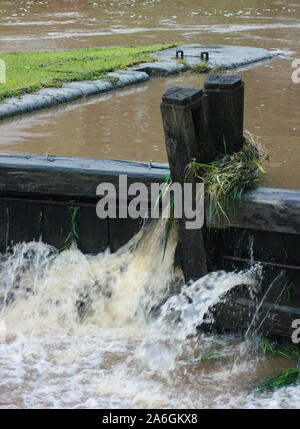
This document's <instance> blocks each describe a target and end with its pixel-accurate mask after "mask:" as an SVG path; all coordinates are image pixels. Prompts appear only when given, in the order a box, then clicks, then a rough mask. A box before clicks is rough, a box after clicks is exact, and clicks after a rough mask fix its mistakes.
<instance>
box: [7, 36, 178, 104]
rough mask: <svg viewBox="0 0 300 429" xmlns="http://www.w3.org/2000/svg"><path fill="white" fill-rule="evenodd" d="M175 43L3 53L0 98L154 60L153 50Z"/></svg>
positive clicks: (93, 77)
mask: <svg viewBox="0 0 300 429" xmlns="http://www.w3.org/2000/svg"><path fill="white" fill-rule="evenodd" d="M173 46H175V45H174V44H172V45H171V44H160V45H153V46H130V47H112V48H92V49H72V50H67V51H55V52H18V53H9V54H1V55H0V59H1V60H4V61H5V64H6V83H4V84H1V85H0V100H4V99H5V98H8V97H15V96H16V97H18V96H21V95H23V94H28V93H32V92H36V91H38V90H39V89H41V88H42V87H49V86H54V87H61V86H62V84H63V83H64V82H72V81H82V80H96V79H99V78H102V77H103V76H104V75H105V74H106V73H108V72H112V71H115V70H117V69H125V68H127V67H130V66H134V65H136V64H139V63H141V62H144V61H145V62H152V61H154V59H153V57H151V56H150V53H151V52H156V51H159V50H162V49H167V48H170V47H173Z"/></svg>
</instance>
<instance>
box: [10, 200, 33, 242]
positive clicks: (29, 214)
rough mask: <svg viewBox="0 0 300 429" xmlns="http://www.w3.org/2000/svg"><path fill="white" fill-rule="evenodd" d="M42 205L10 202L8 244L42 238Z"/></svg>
mask: <svg viewBox="0 0 300 429" xmlns="http://www.w3.org/2000/svg"><path fill="white" fill-rule="evenodd" d="M40 220H41V206H40V204H37V203H27V202H26V201H25V202H14V201H11V202H10V203H9V204H8V244H9V245H13V244H16V243H19V242H23V241H25V242H29V241H38V240H39V239H40Z"/></svg>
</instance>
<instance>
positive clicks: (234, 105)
mask: <svg viewBox="0 0 300 429" xmlns="http://www.w3.org/2000/svg"><path fill="white" fill-rule="evenodd" d="M204 93H205V94H206V95H207V97H208V105H209V122H210V133H211V135H212V136H213V145H214V148H215V150H216V152H217V153H233V152H237V151H239V150H240V149H241V147H242V143H243V134H244V82H243V80H242V78H241V76H239V75H236V74H220V73H215V74H209V75H207V77H206V79H205V81H204Z"/></svg>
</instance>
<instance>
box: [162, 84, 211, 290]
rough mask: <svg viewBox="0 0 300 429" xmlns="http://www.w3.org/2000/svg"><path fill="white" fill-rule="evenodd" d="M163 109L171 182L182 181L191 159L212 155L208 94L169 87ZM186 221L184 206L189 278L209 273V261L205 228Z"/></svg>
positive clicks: (184, 262)
mask: <svg viewBox="0 0 300 429" xmlns="http://www.w3.org/2000/svg"><path fill="white" fill-rule="evenodd" d="M161 113H162V120H163V127H164V133H165V141H166V149H167V154H168V159H169V165H170V172H171V178H172V182H173V183H180V184H181V185H183V184H184V181H185V175H186V166H187V165H188V163H189V162H190V161H191V159H192V158H196V157H197V158H198V157H199V156H201V157H202V158H204V157H207V156H211V154H210V148H211V146H210V145H209V144H208V140H209V134H208V124H209V123H208V99H207V96H206V95H204V94H203V91H202V89H187V88H179V87H173V88H170V89H169V90H167V91H166V93H165V94H164V95H163V97H162V103H161ZM195 123H197V126H195ZM182 207H183V205H182ZM185 222H186V218H185V215H184V207H183V217H182V218H181V219H178V223H179V242H180V246H181V249H182V252H181V265H182V267H181V268H182V269H183V273H184V276H185V280H186V282H187V281H189V280H191V279H193V280H195V279H197V278H199V277H201V276H203V275H204V274H206V273H207V263H206V252H205V247H204V242H203V234H202V230H201V229H192V230H188V229H185Z"/></svg>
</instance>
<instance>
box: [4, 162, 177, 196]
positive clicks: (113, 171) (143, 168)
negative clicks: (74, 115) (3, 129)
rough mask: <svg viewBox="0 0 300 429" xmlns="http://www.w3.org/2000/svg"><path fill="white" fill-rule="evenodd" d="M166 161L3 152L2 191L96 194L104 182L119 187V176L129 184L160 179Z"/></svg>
mask: <svg viewBox="0 0 300 429" xmlns="http://www.w3.org/2000/svg"><path fill="white" fill-rule="evenodd" d="M168 171H169V170H168V168H167V166H166V165H165V164H159V163H153V164H151V163H145V162H144V163H142V162H134V161H114V160H108V159H90V158H72V157H48V158H46V157H43V156H39V155H0V193H2V194H3V193H5V194H7V193H16V194H18V193H21V194H23V193H28V194H30V195H32V194H42V195H56V194H58V193H59V194H60V195H66V196H81V197H85V198H90V197H92V198H95V196H96V188H97V186H98V185H99V184H100V183H102V182H109V183H113V184H114V185H115V186H116V188H117V189H118V184H119V176H120V175H121V174H125V175H127V177H128V184H131V183H134V182H141V183H145V184H146V185H147V186H150V183H151V182H152V183H161V182H163V180H164V178H165V176H166V175H167V173H168Z"/></svg>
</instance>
